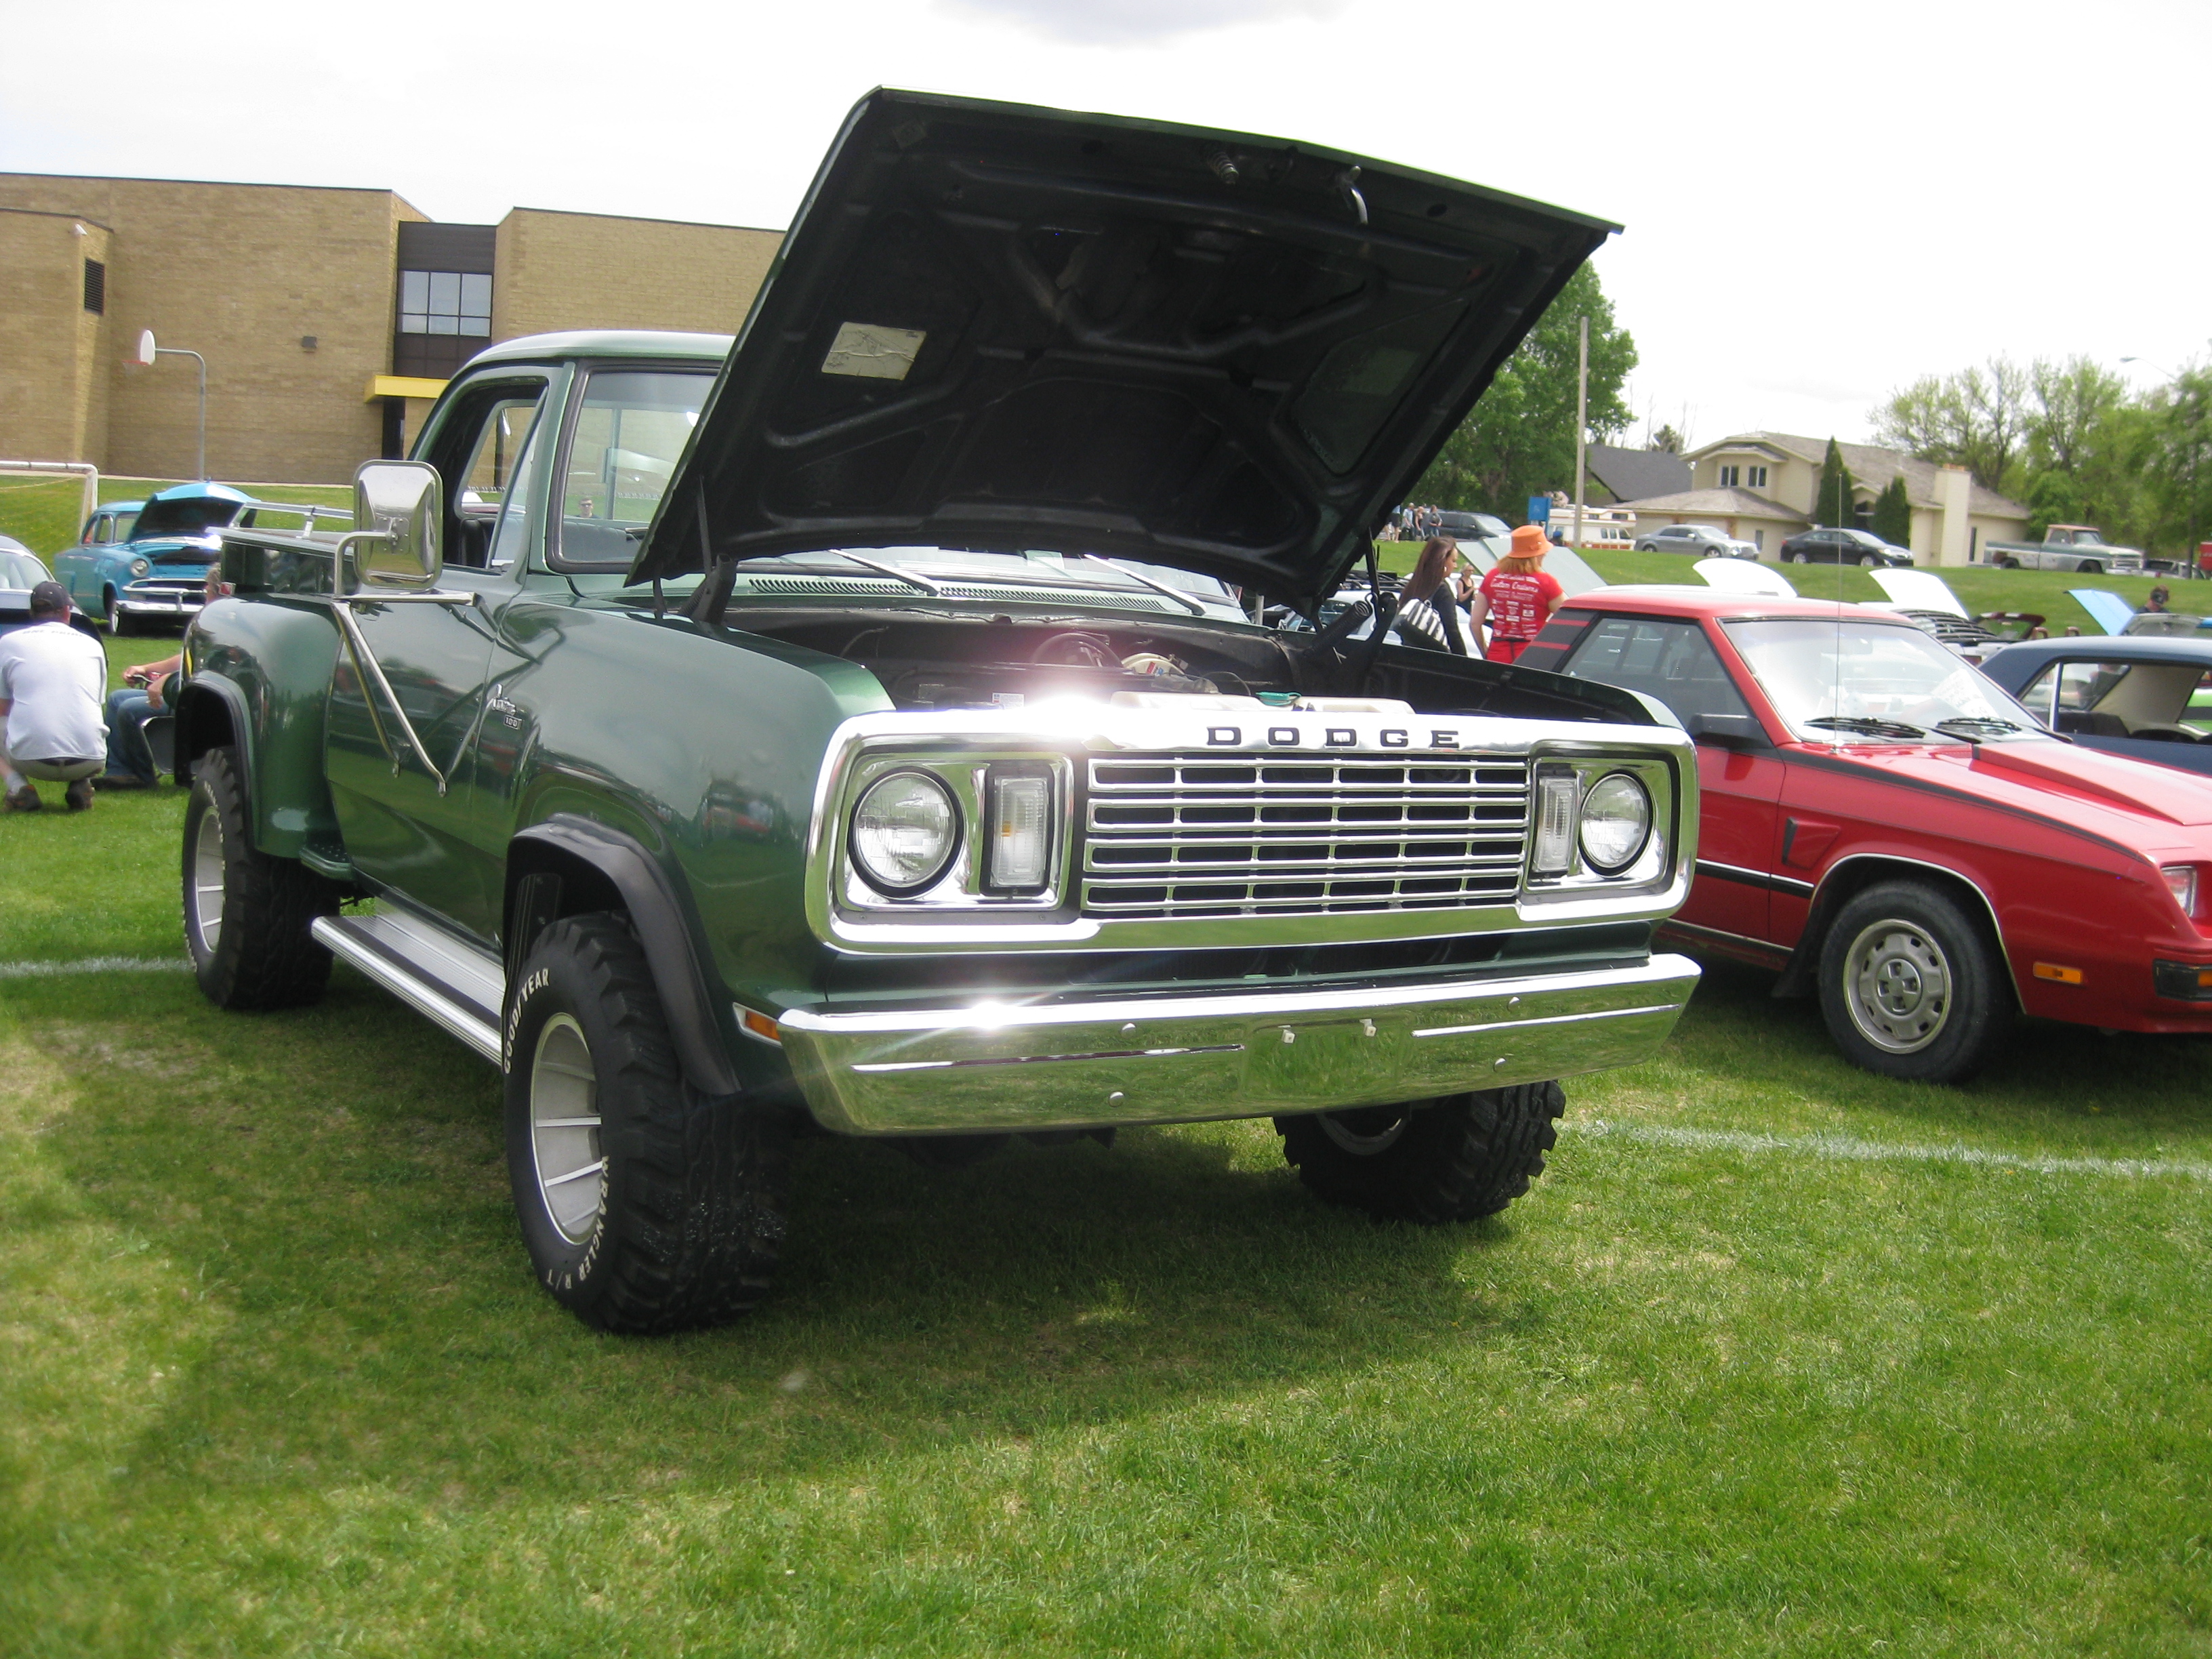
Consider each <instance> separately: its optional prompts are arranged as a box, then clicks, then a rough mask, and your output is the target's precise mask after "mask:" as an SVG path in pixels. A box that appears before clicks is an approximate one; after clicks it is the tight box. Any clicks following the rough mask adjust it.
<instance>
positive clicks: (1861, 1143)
mask: <svg viewBox="0 0 2212 1659" xmlns="http://www.w3.org/2000/svg"><path fill="white" fill-rule="evenodd" d="M1561 1127H1563V1128H1567V1129H1572V1130H1574V1131H1576V1132H1577V1133H1581V1134H1586V1135H1591V1136H1603V1137H1605V1138H1607V1139H1617V1140H1627V1141H1640V1142H1642V1143H1644V1145H1646V1146H1678V1147H1681V1148H1684V1149H1686V1150H1688V1151H1692V1152H1787V1153H1795V1154H1796V1155H1797V1156H1798V1157H1800V1158H1836V1159H1840V1160H1842V1161H1844V1162H1846V1163H1852V1164H1970V1165H1972V1166H1974V1167H1976V1168H1978V1169H1992V1170H2026V1171H2027V1172H2028V1173H2030V1174H2032V1175H2089V1176H2120V1177H2122V1178H2124V1179H2126V1180H2131V1181H2132V1180H2147V1179H2151V1178H2154V1177H2157V1176H2166V1177H2168V1178H2170V1179H2174V1180H2180V1181H2203V1182H2212V1164H2188V1163H2168V1162H2165V1161H2160V1160H2152V1159H2148V1158H2037V1157H2033V1156H2032V1155H2030V1154H2027V1153H2024V1152H1985V1151H1984V1150H1983V1149H1982V1148H1981V1147H1978V1146H1893V1145H1890V1144H1888V1143H1886V1142H1883V1141H1879V1140H1861V1139H1858V1137H1857V1136H1856V1135H1832V1134H1812V1135H1768V1134H1753V1133H1747V1132H1746V1131H1743V1130H1739V1129H1680V1128H1674V1127H1669V1126H1668V1125H1665V1124H1658V1123H1608V1122H1607V1121H1605V1120H1604V1119H1603V1118H1590V1119H1588V1120H1587V1121H1579V1122H1576V1121H1570V1122H1566V1123H1563V1124H1562V1125H1561Z"/></svg>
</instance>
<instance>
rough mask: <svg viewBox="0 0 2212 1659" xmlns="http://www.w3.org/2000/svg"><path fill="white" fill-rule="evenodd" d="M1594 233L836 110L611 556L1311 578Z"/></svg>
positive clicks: (1291, 584)
mask: <svg viewBox="0 0 2212 1659" xmlns="http://www.w3.org/2000/svg"><path fill="white" fill-rule="evenodd" d="M1615 228H1617V227H1614V226H1611V225H1608V224H1607V223H1605V222H1603V221H1601V220H1597V219H1591V218H1587V217H1584V216H1582V215H1579V214H1573V213H1567V212H1564V211H1562V210H1559V209H1556V208H1549V207H1545V206H1542V205H1541V204H1536V203H1533V202H1526V201H1522V200H1520V199H1518V198H1516V197H1509V196H1503V195H1500V194H1498V193H1497V192H1495V191H1486V190H1482V189H1480V188H1478V187H1476V186H1474V185H1465V184H1459V183H1455V182H1454V181H1452V180H1450V179H1439V178H1434V177H1431V176H1430V175H1428V174H1425V173H1413V172H1409V171H1407V169H1405V168H1402V167H1390V166H1389V165H1386V164H1379V163H1376V162H1372V161H1363V160H1360V159H1359V158H1358V157H1355V156H1349V155H1339V154H1337V153H1335V152H1334V151H1329V150H1320V149H1312V148H1310V147H1309V146H1305V145H1301V144H1293V143H1285V142H1284V141H1283V140H1281V139H1274V138H1255V137H1246V136H1244V135H1241V134H1237V133H1225V132H1212V131H1201V130H1200V129H1197V128H1193V127H1182V126H1171V125H1166V124H1164V123H1159V122H1150V121H1134V120H1125V119H1121V118H1115V117H1110V116H1103V115H1082V114H1073V113H1069V112H1063V111H1059V110H1048V109H1036V108H1030V107H1027V106H1020V105H1013V104H997V103H983V102H978V101H974V100H965V99H955V98H942V97H933V96H927V95H924V94H915V93H906V92H887V91H877V92H873V93H871V94H869V95H868V96H867V97H866V98H864V99H862V100H860V103H859V104H858V105H857V106H854V110H853V112H852V114H851V115H850V116H849V117H848V118H847V120H846V123H845V125H844V128H843V130H842V131H841V132H840V133H839V134H838V136H837V140H836V143H834V144H833V145H832V146H831V147H830V149H829V155H828V157H827V158H826V159H825V160H824V161H823V164H822V169H821V171H820V172H819V173H817V175H816V177H815V180H814V183H813V185H812V186H811V189H810V190H809V191H808V192H807V195H806V198H805V202H804V203H802V204H801V205H800V207H799V215H798V217H797V218H796V219H795V220H794V221H793V224H792V228H791V232H790V234H789V236H788V237H787V239H786V240H785V242H784V245H783V248H782V251H781V253H780V254H779V256H778V258H777V261H776V264H775V269H774V270H773V271H772V272H771V273H770V275H769V280H768V282H767V283H766V285H765V286H763V289H762V290H761V292H760V294H759V296H758V297H757V299H756V300H755V301H754V302H753V308H752V313H751V314H750V316H749V317H748V318H747V319H746V321H745V325H744V329H743V331H741V332H740V333H739V335H738V341H737V343H736V345H735V346H734V347H733V348H732V351H731V353H730V356H729V359H728V361H727V362H726V363H725V364H724V366H723V369H722V374H721V376H720V380H718V381H717V382H716V384H715V386H714V392H713V393H712V395H711V396H710V398H708V403H707V405H706V407H705V409H704V410H702V413H701V415H700V418H699V422H698V425H697V427H696V429H695V430H694V432H693V434H692V436H691V441H690V447H689V448H688V449H687V450H686V451H685V453H684V458H683V460H682V461H681V463H680V464H679V465H678V469H677V471H676V475H675V477H674V479H673V480H672V482H671V487H670V489H669V490H668V492H667V493H666V495H664V496H663V497H662V501H661V507H660V510H659V514H658V515H657V517H656V518H655V520H654V521H653V525H652V526H651V528H650V529H649V530H648V532H647V535H646V538H645V539H644V541H643V543H642V544H641V546H640V548H639V551H638V556H637V560H636V562H635V567H634V568H633V571H632V574H633V576H634V577H635V579H637V580H646V579H649V578H653V577H656V576H660V577H667V576H676V575H680V574H684V573H687V572H690V571H696V570H700V569H702V568H706V567H707V566H708V564H709V563H711V562H719V561H721V560H725V559H731V560H741V559H745V558H751V557H759V556H765V555H769V554H775V553H785V552H793V551H797V550H802V549H807V548H821V547H856V548H865V547H870V546H899V545H917V544H920V545H937V546H947V547H975V548H989V549H1003V550H1021V549H1052V550H1060V551H1066V552H1087V553H1096V554H1100V555H1104V556H1124V557H1129V558H1135V559H1142V560H1145V561H1147V562H1153V563H1158V564H1166V565H1173V566H1176V567H1178V568H1183V569H1188V570H1196V571H1202V572H1205V573H1206V574H1211V575H1214V576H1218V577H1220V578H1221V579H1222V580H1225V581H1229V582H1234V583H1237V584H1239V585H1242V586H1248V587H1257V588H1259V589H1261V590H1262V591H1264V592H1267V593H1269V594H1271V595H1273V596H1275V597H1277V598H1279V599H1289V600H1291V601H1293V602H1297V603H1301V604H1304V603H1310V602H1313V601H1316V600H1317V599H1320V598H1321V597H1322V595H1324V594H1326V593H1328V592H1331V591H1332V590H1333V589H1334V586H1335V585H1336V582H1337V580H1338V578H1339V576H1340V574H1342V573H1343V572H1344V571H1345V570H1346V568H1349V566H1350V565H1351V564H1352V562H1353V560H1354V559H1355V558H1358V557H1359V556H1361V555H1362V554H1363V553H1364V548H1365V544H1366V540H1367V538H1368V536H1369V535H1370V533H1371V532H1372V531H1373V530H1374V529H1375V528H1376V526H1379V525H1380V524H1381V523H1382V522H1383V518H1384V516H1385V514H1386V513H1388V511H1389V507H1391V506H1392V505H1393V504H1395V502H1396V501H1398V500H1399V499H1400V498H1401V496H1402V495H1404V493H1405V492H1406V491H1407V489H1409V488H1410V487H1411V486H1412V484H1413V481H1414V480H1415V479H1416V478H1418V477H1419V476H1420V474H1421V472H1422V471H1423V469H1424V468H1425V467H1426V465H1428V463H1429V461H1430V459H1431V458H1432V457H1433V456H1434V455H1435V453H1436V452H1437V449H1438V448H1439V447H1442V445H1443V441H1444V440H1445V439H1446V438H1447V437H1448V436H1449V435H1450V434H1451V432H1452V431H1453V429H1454V428H1455V427H1456V426H1457V425H1458V424H1459V422H1461V421H1462V419H1463V418H1464V417H1465V416H1466V415H1467V412H1468V409H1469V408H1470V407H1471V406H1472V405H1473V404H1474V401H1475V399H1476V398H1478V397H1479V396H1480V395H1481V393H1482V392H1483V390H1484V388H1486V386H1488V385H1489V384H1490V382H1491V380H1492V376H1493V375H1495V374H1497V372H1498V368H1499V366H1500V365H1501V364H1503V363H1504V361H1505V359H1506V357H1507V356H1508V355H1510V353H1511V351H1512V350H1513V349H1514V347H1516V345H1518V344H1519V343H1520V342H1521V338H1522V336H1523V335H1524V334H1526V333H1527V332H1528V329H1529V327H1530V326H1531V325H1533V324H1534V322H1535V320H1536V319H1537V318H1538V317H1539V316H1541V314H1542V313H1543V310H1544V308H1545V307H1546V306H1547V305H1548V304H1549V303H1550V302H1551V301H1552V300H1553V297H1554V296H1555V295H1557V294H1558V293H1559V289H1560V287H1561V285H1562V284H1564V283H1565V282H1566V280H1567V279H1568V278H1569V277H1570V276H1572V275H1573V274H1574V272H1575V270H1576V269H1577V267H1578V266H1580V265H1581V264H1582V263H1583V260H1584V259H1585V258H1588V257H1589V254H1590V253H1591V252H1592V251H1593V250H1594V249H1595V248H1596V247H1597V246H1599V245H1600V244H1601V242H1603V241H1604V240H1605V238H1606V237H1607V234H1610V233H1611V232H1612V231H1613V229H1615Z"/></svg>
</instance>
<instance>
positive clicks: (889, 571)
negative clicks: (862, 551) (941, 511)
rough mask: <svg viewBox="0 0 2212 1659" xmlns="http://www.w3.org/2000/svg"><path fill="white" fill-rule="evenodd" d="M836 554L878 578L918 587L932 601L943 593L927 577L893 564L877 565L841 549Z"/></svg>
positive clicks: (870, 560) (871, 560)
mask: <svg viewBox="0 0 2212 1659" xmlns="http://www.w3.org/2000/svg"><path fill="white" fill-rule="evenodd" d="M836 553H837V556H838V557H839V558H841V559H850V560H851V561H852V562H854V564H857V565H859V566H860V567H861V568H863V569H867V570H872V571H874V572H875V573H876V574H878V576H889V577H890V579H891V580H893V581H899V582H906V583H908V584H909V585H911V586H915V587H918V588H920V589H921V591H922V592H925V593H927V594H928V595H929V596H930V597H931V598H932V599H936V598H938V597H939V595H941V594H942V593H943V592H945V590H944V589H943V588H942V587H939V586H938V585H937V584H936V583H935V582H933V581H932V580H929V578H928V577H927V576H917V575H915V574H914V572H913V571H911V570H902V569H900V568H898V567H897V566H896V565H895V564H878V563H877V562H875V561H874V560H873V559H864V558H862V557H861V556H860V555H859V554H857V553H848V552H847V551H846V550H844V549H843V548H842V547H841V548H839V549H837V550H836Z"/></svg>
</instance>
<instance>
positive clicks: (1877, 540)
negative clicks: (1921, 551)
mask: <svg viewBox="0 0 2212 1659" xmlns="http://www.w3.org/2000/svg"><path fill="white" fill-rule="evenodd" d="M1781 551H1782V562H1783V563H1784V564H1858V565H1865V566H1868V567H1869V568H1874V567H1881V568H1887V569H1891V570H1897V569H1904V568H1910V567H1911V563H1912V555H1911V552H1910V551H1909V550H1906V549H1905V548H1902V547H1893V546H1891V545H1890V544H1889V543H1887V542H1886V541H1884V540H1882V538H1881V537H1879V536H1876V535H1875V534H1873V533H1872V532H1869V531H1864V530H1830V529H1814V530H1801V531H1799V532H1797V533H1796V535H1794V536H1792V537H1790V538H1789V539H1788V540H1787V541H1785V542H1784V543H1783V544H1782V550H1781Z"/></svg>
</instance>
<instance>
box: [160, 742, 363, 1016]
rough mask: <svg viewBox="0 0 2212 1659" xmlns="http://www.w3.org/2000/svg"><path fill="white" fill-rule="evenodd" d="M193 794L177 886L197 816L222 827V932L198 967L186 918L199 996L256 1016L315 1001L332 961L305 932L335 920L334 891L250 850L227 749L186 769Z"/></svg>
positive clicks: (288, 863)
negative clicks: (209, 815)
mask: <svg viewBox="0 0 2212 1659" xmlns="http://www.w3.org/2000/svg"><path fill="white" fill-rule="evenodd" d="M192 794H193V796H194V798H195V799H193V800H192V801H191V803H190V804H189V805H187V808H186V811H185V836H184V866H183V878H184V880H185V882H186V883H189V882H191V878H192V853H193V843H194V842H195V841H196V839H197V831H198V826H199V817H200V814H201V813H202V812H204V811H212V812H215V813H216V815H217V816H218V817H219V818H220V820H221V822H222V838H223V860H224V866H225V868H224V878H223V879H224V892H223V907H222V934H221V936H220V937H219V938H218V939H217V940H216V949H215V951H214V952H213V954H211V955H210V956H209V957H206V958H204V959H203V958H202V957H200V955H199V953H198V951H197V948H196V946H195V945H194V943H193V941H192V940H191V937H190V930H191V912H190V909H189V908H186V910H185V928H186V935H187V936H186V939H185V948H186V949H187V950H188V951H191V952H192V965H193V968H194V969H195V970H196V971H197V974H198V976H199V982H200V988H201V990H203V991H204V992H205V993H206V994H207V996H208V999H209V1000H210V1001H211V1002H213V1003H215V1004H216V1006H218V1007H223V1008H234V1009H247V1010H254V1011H258V1012H265V1011H268V1010H271V1009H276V1008H300V1007H305V1006H307V1005H309V1004H311V1003H314V1002H319V1001H320V1000H322V995H323V992H324V990H325V987H327V986H328V984H329V983H330V977H331V953H330V952H329V951H326V950H325V949H324V948H323V947H322V946H321V945H318V944H317V943H316V942H315V939H314V936H313V933H311V932H310V931H309V929H310V928H311V927H313V924H314V921H315V919H316V918H317V917H318V916H330V915H337V908H338V899H339V897H340V890H339V889H338V887H337V884H336V883H334V882H331V881H328V880H325V878H323V877H321V876H319V875H317V874H316V873H315V872H313V871H312V870H310V869H308V868H307V866H305V865H303V864H301V863H300V862H299V861H298V860H295V859H280V858H272V857H270V855H268V854H264V853H260V852H257V851H255V850H254V848H253V845H252V836H251V833H250V825H249V823H248V817H247V802H246V790H245V787H244V786H243V784H242V783H241V781H240V777H239V771H238V759H237V756H236V755H235V754H234V752H233V751H232V750H230V749H228V748H217V749H210V750H208V751H207V752H206V753H205V754H204V755H202V756H201V757H199V759H198V760H197V761H195V762H194V763H192ZM203 796H204V799H205V802H206V805H204V806H202V805H200V798H202V797H203Z"/></svg>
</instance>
